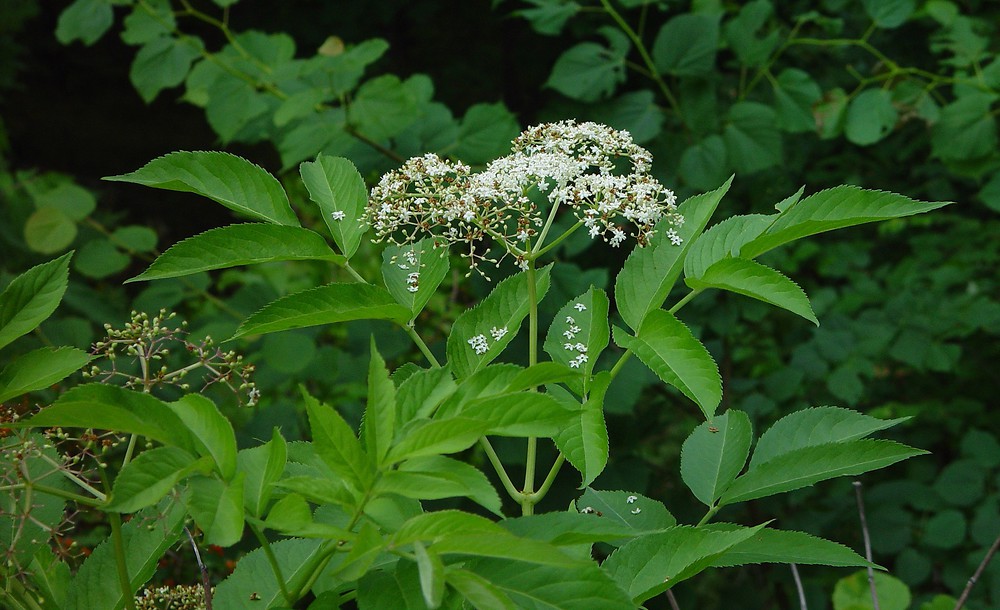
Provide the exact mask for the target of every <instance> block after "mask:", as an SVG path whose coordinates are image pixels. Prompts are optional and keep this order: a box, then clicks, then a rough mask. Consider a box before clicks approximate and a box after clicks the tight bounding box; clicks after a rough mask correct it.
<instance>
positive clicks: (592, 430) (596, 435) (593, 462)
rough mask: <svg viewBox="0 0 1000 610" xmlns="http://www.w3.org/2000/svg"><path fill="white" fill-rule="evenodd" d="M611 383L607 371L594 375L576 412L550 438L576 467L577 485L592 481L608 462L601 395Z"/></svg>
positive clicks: (606, 428)
mask: <svg viewBox="0 0 1000 610" xmlns="http://www.w3.org/2000/svg"><path fill="white" fill-rule="evenodd" d="M610 383H611V375H610V374H608V373H607V372H604V371H602V372H601V373H598V375H597V377H596V378H595V379H594V384H593V387H592V388H591V389H590V394H589V395H588V396H587V401H586V402H584V403H583V408H582V409H580V412H579V415H577V416H576V417H575V418H574V419H573V420H572V421H571V422H570V424H569V425H567V426H566V427H565V428H563V429H562V430H561V431H560V432H559V434H557V435H556V437H555V438H554V439H553V440H554V441H555V443H556V447H558V448H559V451H560V452H561V453H562V454H563V455H564V456H566V460H567V461H568V462H569V463H570V464H572V465H573V467H574V468H576V469H577V470H579V471H580V474H582V475H583V482H581V483H580V487H581V488H582V487H587V486H588V485H590V484H591V483H593V481H594V479H596V478H597V476H598V475H599V474H601V472H603V471H604V467H605V466H607V465H608V454H609V446H608V427H607V425H606V424H605V423H604V395H605V394H606V393H607V391H608V385H609V384H610Z"/></svg>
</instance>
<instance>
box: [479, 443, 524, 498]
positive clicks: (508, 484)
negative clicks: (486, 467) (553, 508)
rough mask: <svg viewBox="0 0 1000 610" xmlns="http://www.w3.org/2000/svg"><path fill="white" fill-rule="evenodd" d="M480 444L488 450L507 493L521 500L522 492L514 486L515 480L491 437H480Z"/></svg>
mask: <svg viewBox="0 0 1000 610" xmlns="http://www.w3.org/2000/svg"><path fill="white" fill-rule="evenodd" d="M479 444H480V445H482V447H483V451H485V452H486V457H488V458H489V460H490V464H493V469H494V470H496V471H497V476H499V477H500V482H501V483H503V488H504V489H506V490H507V494H508V495H510V497H511V498H512V499H514V500H515V501H517V502H520V501H521V499H522V496H521V492H519V491H518V490H517V488H516V487H514V482H513V481H511V480H510V476H509V475H508V474H507V470H506V469H504V467H503V462H501V461H500V456H498V455H497V452H496V450H495V449H493V445H491V444H490V439H488V438H486V437H485V436H483V437H480V439H479Z"/></svg>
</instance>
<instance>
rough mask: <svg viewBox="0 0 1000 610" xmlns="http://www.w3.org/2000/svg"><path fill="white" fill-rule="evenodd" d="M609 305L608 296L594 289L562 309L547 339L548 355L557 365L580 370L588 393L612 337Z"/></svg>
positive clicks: (584, 387) (572, 300)
mask: <svg viewBox="0 0 1000 610" xmlns="http://www.w3.org/2000/svg"><path fill="white" fill-rule="evenodd" d="M609 306H610V304H609V302H608V295H607V294H605V293H604V291H603V290H600V289H599V288H594V287H593V286H591V287H590V288H589V289H588V290H587V292H585V293H583V294H581V295H580V296H578V297H576V298H573V299H571V300H570V301H569V302H568V303H566V304H565V305H563V306H562V308H560V309H559V311H558V312H557V313H556V317H555V319H553V320H552V325H551V326H549V332H548V333H547V334H546V336H545V343H544V344H543V349H544V350H545V353H547V354H548V355H549V356H551V357H552V360H553V361H555V362H558V363H560V364H563V365H566V366H569V367H572V368H575V369H579V370H580V372H582V373H583V379H584V385H583V389H584V391H587V380H589V379H590V377H591V374H592V373H593V370H594V364H596V363H597V359H598V357H600V355H601V352H602V351H604V348H605V347H607V346H608V341H609V339H610V338H611V329H610V327H609V325H608V308H609ZM581 348H582V349H581Z"/></svg>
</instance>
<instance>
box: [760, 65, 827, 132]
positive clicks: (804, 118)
mask: <svg viewBox="0 0 1000 610" xmlns="http://www.w3.org/2000/svg"><path fill="white" fill-rule="evenodd" d="M771 86H772V87H774V105H775V109H776V110H777V113H778V127H780V128H781V129H783V130H785V131H788V132H791V133H799V132H809V131H815V130H816V118H815V117H814V116H813V106H815V105H816V102H818V101H819V100H820V98H821V97H823V91H822V90H821V89H820V88H819V85H818V84H816V81H814V80H813V79H812V77H811V76H809V74H808V73H807V72H803V71H802V70H798V69H796V68H785V69H784V70H782V71H781V74H779V75H778V77H777V78H776V79H774V80H773V81H771Z"/></svg>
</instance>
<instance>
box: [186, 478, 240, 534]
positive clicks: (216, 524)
mask: <svg viewBox="0 0 1000 610" xmlns="http://www.w3.org/2000/svg"><path fill="white" fill-rule="evenodd" d="M187 491H188V493H187V495H186V497H185V504H186V506H187V508H188V512H190V513H191V516H192V517H193V518H194V522H195V523H196V524H197V525H198V527H199V528H200V529H201V531H202V532H204V533H205V543H206V544H215V545H218V546H221V547H227V546H232V545H234V544H236V543H237V542H239V541H240V539H241V538H242V537H243V476H242V475H239V476H237V477H236V478H235V479H234V480H233V481H232V483H226V482H224V481H220V480H218V479H212V478H209V477H197V478H194V479H192V480H191V482H190V483H188V490H187Z"/></svg>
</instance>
